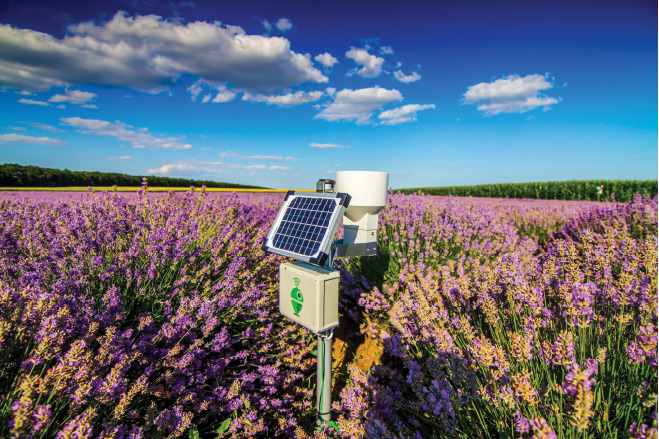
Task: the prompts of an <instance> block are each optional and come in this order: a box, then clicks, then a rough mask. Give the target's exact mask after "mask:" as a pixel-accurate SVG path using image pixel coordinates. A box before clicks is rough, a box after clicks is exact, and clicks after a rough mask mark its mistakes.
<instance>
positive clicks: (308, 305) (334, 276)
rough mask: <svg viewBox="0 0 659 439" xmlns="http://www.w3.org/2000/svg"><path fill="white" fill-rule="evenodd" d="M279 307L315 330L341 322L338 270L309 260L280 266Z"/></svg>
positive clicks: (295, 319)
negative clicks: (322, 266)
mask: <svg viewBox="0 0 659 439" xmlns="http://www.w3.org/2000/svg"><path fill="white" fill-rule="evenodd" d="M279 311H280V312H281V313H282V314H283V315H285V316H286V317H288V318H289V319H291V320H293V321H294V322H297V323H298V324H300V325H302V326H304V327H305V328H307V329H309V330H310V331H312V332H314V333H319V332H322V331H325V330H327V329H330V328H333V327H335V326H338V325H339V272H338V271H336V270H327V269H325V268H321V267H317V266H315V265H311V264H307V263H306V262H300V261H296V262H287V263H285V264H281V265H280V266H279Z"/></svg>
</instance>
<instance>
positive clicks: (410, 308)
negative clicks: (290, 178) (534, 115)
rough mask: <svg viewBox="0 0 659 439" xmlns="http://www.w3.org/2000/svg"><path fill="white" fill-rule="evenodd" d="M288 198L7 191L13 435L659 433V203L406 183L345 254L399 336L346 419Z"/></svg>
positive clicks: (361, 310)
mask: <svg viewBox="0 0 659 439" xmlns="http://www.w3.org/2000/svg"><path fill="white" fill-rule="evenodd" d="M282 199H283V195H280V194H275V195H272V194H241V195H226V194H222V195H207V194H205V193H203V191H202V192H201V193H200V192H199V191H197V192H190V193H188V194H162V195H158V196H155V195H152V194H148V192H146V191H144V190H143V191H142V192H141V193H139V194H137V195H133V196H128V195H126V194H119V193H106V194H79V193H78V194H75V196H67V195H66V194H60V193H57V194H52V193H51V194H48V196H47V197H46V196H44V197H38V196H34V195H29V193H20V194H12V195H11V197H9V198H8V197H7V196H3V195H0V352H1V355H0V437H1V438H126V439H128V438H131V439H137V438H179V437H183V438H193V439H196V438H217V437H220V438H229V437H232V438H233V437H235V438H251V437H264V438H265V437H295V438H300V439H302V438H310V437H314V436H315V437H319V438H322V437H341V438H445V437H449V438H452V437H455V438H472V437H473V438H482V437H485V438H488V437H489V438H545V439H549V438H616V437H617V438H627V437H633V438H656V437H657V386H658V379H657V306H658V303H657V244H658V243H657V198H656V197H655V198H654V199H650V198H645V199H643V198H641V197H640V196H637V197H636V198H635V199H634V201H632V202H630V203H590V202H558V201H552V202H543V201H537V200H533V201H526V200H514V201H511V200H478V199H458V198H448V197H430V196H424V195H401V194H393V193H391V194H390V195H389V201H388V206H387V207H386V208H385V210H384V211H383V213H382V214H381V215H380V231H379V234H380V245H379V252H380V254H379V255H378V256H377V257H374V258H352V259H343V260H339V261H337V268H338V269H340V271H341V276H342V279H341V287H342V291H341V299H340V312H341V314H342V316H341V320H342V327H344V326H345V328H350V329H352V330H353V331H352V332H351V331H350V330H348V329H345V328H344V330H343V331H342V332H343V341H344V342H345V344H346V345H351V344H352V345H354V344H357V343H365V342H370V343H371V344H373V345H374V346H377V347H379V351H378V355H377V358H376V359H375V360H374V361H373V364H372V365H371V366H370V367H368V368H367V367H364V363H363V362H360V361H359V358H358V356H357V355H354V352H353V354H351V355H346V358H345V364H344V366H339V365H338V364H337V367H336V368H335V376H334V378H335V386H334V395H333V400H334V401H335V402H334V404H333V409H334V413H333V417H334V419H335V420H336V422H337V424H338V426H339V430H338V431H336V430H335V429H333V428H329V427H326V428H324V429H322V430H315V397H314V394H315V388H314V386H315V382H316V377H315V371H316V367H315V361H316V356H315V353H314V352H313V351H314V349H315V343H316V339H315V337H314V336H313V335H312V334H310V333H309V332H308V331H307V330H306V329H304V328H302V327H300V326H297V325H295V324H293V323H291V322H290V321H288V320H287V319H286V318H284V317H282V316H281V315H280V314H279V312H278V306H277V291H278V283H277V282H278V281H277V279H278V276H277V273H278V267H279V264H280V263H281V262H282V261H283V260H284V259H283V258H281V257H279V256H275V255H271V254H267V253H264V252H263V251H262V250H261V245H262V243H263V240H264V237H265V235H266V233H267V231H268V229H269V227H270V224H271V222H272V220H273V218H274V216H275V214H276V211H277V208H278V207H279V204H280V202H281V200H282ZM340 233H341V232H340Z"/></svg>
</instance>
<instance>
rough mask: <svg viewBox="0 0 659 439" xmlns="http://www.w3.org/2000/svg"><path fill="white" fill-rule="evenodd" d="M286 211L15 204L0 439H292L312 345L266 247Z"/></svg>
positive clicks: (249, 203)
mask: <svg viewBox="0 0 659 439" xmlns="http://www.w3.org/2000/svg"><path fill="white" fill-rule="evenodd" d="M279 201H280V200H279V198H277V197H265V198H264V197H259V196H257V195H254V196H249V197H246V198H244V199H239V198H238V197H236V196H233V197H222V198H217V199H215V200H213V201H212V202H207V200H206V199H205V197H204V196H203V195H202V196H197V194H192V193H190V194H188V195H186V196H185V197H183V198H180V197H177V196H176V195H174V194H170V196H169V197H168V198H165V199H155V198H153V197H150V196H148V195H147V192H146V190H143V191H142V193H141V194H140V195H139V197H138V198H137V199H136V200H132V201H129V200H127V199H126V198H125V197H123V196H121V195H119V194H108V195H104V196H98V197H96V198H94V199H90V200H89V201H85V202H69V203H55V204H32V203H15V202H12V203H9V202H4V203H3V204H1V205H0V352H2V355H1V356H0V437H11V438H53V437H56V438H91V437H94V438H96V437H100V438H147V437H149V438H176V437H187V436H189V437H217V436H218V435H222V436H224V437H255V436H259V435H261V436H286V435H292V434H293V433H294V430H295V429H296V428H297V427H298V424H299V421H298V420H299V419H303V418H304V416H303V414H304V413H307V412H310V407H311V402H312V399H313V398H312V396H313V394H312V390H311V389H310V387H309V385H308V379H309V375H310V374H311V372H312V370H313V366H314V363H313V358H312V356H311V355H310V354H309V350H310V349H311V344H310V343H309V342H308V334H306V332H305V331H304V330H302V329H300V328H298V327H296V326H295V325H291V324H289V323H288V322H286V321H285V320H284V319H283V318H281V317H280V316H279V315H278V313H277V303H276V294H275V289H276V288H277V285H276V282H275V279H276V273H277V269H278V265H279V260H278V259H276V258H275V257H274V256H271V255H267V254H264V253H263V251H262V250H261V249H260V246H261V243H262V241H263V238H264V237H265V234H266V233H267V230H268V228H269V225H270V223H271V221H272V219H273V217H274V214H275V213H276V208H277V207H278V204H279Z"/></svg>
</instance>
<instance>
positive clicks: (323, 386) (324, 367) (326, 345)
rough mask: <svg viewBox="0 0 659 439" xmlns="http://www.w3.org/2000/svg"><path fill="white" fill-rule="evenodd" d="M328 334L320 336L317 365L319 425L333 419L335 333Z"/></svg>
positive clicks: (328, 332) (331, 331) (329, 332)
mask: <svg viewBox="0 0 659 439" xmlns="http://www.w3.org/2000/svg"><path fill="white" fill-rule="evenodd" d="M326 334H329V335H322V334H318V358H317V360H318V361H317V363H316V364H317V385H316V407H317V408H318V409H317V410H318V425H320V424H322V423H323V422H327V421H330V420H331V419H332V413H331V410H332V337H333V336H334V331H333V330H332V329H330V330H329V331H327V332H326Z"/></svg>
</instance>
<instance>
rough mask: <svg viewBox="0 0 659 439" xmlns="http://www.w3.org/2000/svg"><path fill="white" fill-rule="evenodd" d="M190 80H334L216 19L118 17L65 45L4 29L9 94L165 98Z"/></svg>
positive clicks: (74, 31)
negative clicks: (99, 88)
mask: <svg viewBox="0 0 659 439" xmlns="http://www.w3.org/2000/svg"><path fill="white" fill-rule="evenodd" d="M280 21H281V20H280ZM278 23H280V22H278ZM280 26H282V27H283V28H285V27H286V26H285V23H284V22H281V24H280ZM184 74H185V75H191V76H196V77H197V78H198V79H202V80H204V81H207V82H209V83H212V84H232V85H233V86H234V87H235V88H236V89H240V90H247V91H251V92H263V91H274V90H278V89H283V88H288V87H295V86H298V85H300V84H303V83H308V82H312V83H325V82H327V81H328V78H327V77H326V76H324V75H323V74H322V72H320V71H319V70H317V69H316V68H314V67H313V61H312V60H311V56H310V55H309V54H301V53H296V52H294V51H292V50H291V47H290V42H289V41H288V40H287V39H286V38H283V37H272V36H264V35H248V34H247V33H246V32H245V31H244V30H243V29H242V28H241V27H239V26H231V25H225V24H222V23H220V22H216V21H215V22H204V21H197V22H192V23H184V22H183V21H182V20H180V19H172V20H165V19H163V18H161V17H159V16H156V15H144V16H142V15H138V16H135V17H131V16H129V15H128V14H126V13H125V12H118V13H117V14H115V16H114V17H113V18H112V19H111V20H110V21H109V22H106V23H102V24H97V23H95V22H83V23H79V24H74V25H71V26H69V27H68V35H66V36H65V37H64V38H61V39H60V38H56V37H53V36H52V35H49V34H47V33H43V32H37V31H33V30H30V29H19V28H15V27H13V26H11V25H0V84H2V85H4V86H6V87H9V88H16V89H23V90H29V91H48V90H49V89H50V88H51V87H53V86H66V85H69V84H94V85H104V86H116V87H126V88H130V89H134V90H139V91H146V92H151V93H158V92H161V91H165V90H168V89H169V88H170V86H171V84H173V83H174V82H176V81H177V80H178V78H179V77H180V76H181V75H184Z"/></svg>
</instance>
